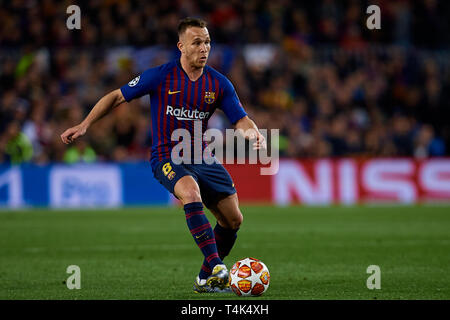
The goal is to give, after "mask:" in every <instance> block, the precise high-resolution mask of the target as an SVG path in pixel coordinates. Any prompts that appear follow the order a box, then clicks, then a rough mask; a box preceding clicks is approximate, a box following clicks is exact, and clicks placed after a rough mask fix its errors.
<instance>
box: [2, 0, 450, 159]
mask: <svg viewBox="0 0 450 320" xmlns="http://www.w3.org/2000/svg"><path fill="white" fill-rule="evenodd" d="M304 2H305V3H303V2H302V3H297V1H294V0H281V1H260V0H249V1H237V0H233V1H226V2H221V1H212V0H200V1H193V0H183V1H181V0H180V1H173V0H167V1H113V0H110V1H108V0H104V1H100V0H97V1H95V0H94V1H86V2H81V1H52V0H43V1H33V0H28V1H27V0H12V1H1V0H0V4H1V5H0V21H2V23H1V24H0V163H21V162H34V163H39V164H44V163H49V162H53V161H57V162H63V161H64V162H66V163H74V162H79V161H84V162H94V161H137V160H146V159H148V157H149V146H150V145H151V136H150V127H151V123H150V105H149V99H148V97H143V98H141V99H138V100H136V101H133V102H131V103H129V104H127V105H122V106H120V107H119V108H117V109H115V110H114V112H113V113H112V114H111V115H108V116H107V117H105V118H103V119H101V120H100V121H99V122H98V123H96V124H95V125H94V126H92V127H91V128H90V129H89V131H88V134H87V135H86V136H85V137H83V138H82V139H79V140H77V142H76V143H75V144H73V145H69V146H66V145H64V144H63V143H62V142H61V140H60V134H61V133H62V132H63V131H64V130H65V129H67V128H68V127H71V126H73V125H75V124H78V123H79V122H80V121H81V120H82V119H83V118H84V117H85V116H86V114H87V113H88V112H89V111H90V110H91V108H92V107H93V106H94V104H95V103H96V102H97V101H98V100H99V99H100V98H101V97H102V96H103V95H105V94H106V93H108V92H109V91H112V90H114V89H116V88H118V87H120V86H122V85H123V84H125V83H127V82H128V81H129V80H131V79H132V78H134V77H135V76H136V75H137V74H139V73H140V72H142V71H143V70H145V69H146V68H149V67H153V66H156V65H159V64H162V63H165V62H167V61H168V60H170V59H174V58H176V57H177V55H178V53H177V49H176V46H175V45H176V41H177V36H176V27H177V23H178V21H179V19H180V18H183V17H186V16H195V17H201V18H203V19H205V20H206V21H207V22H208V28H209V32H210V34H211V37H212V40H213V43H212V45H213V48H212V52H211V56H210V60H209V64H210V65H211V66H213V67H214V68H216V69H217V70H219V71H220V72H222V73H224V74H225V75H227V76H228V77H229V79H230V80H231V81H232V83H233V84H234V86H235V88H236V90H237V92H238V95H239V97H240V99H241V101H242V103H243V105H244V108H245V109H246V110H247V112H248V113H249V115H250V117H251V118H253V119H254V120H255V122H256V123H257V125H258V126H259V127H260V128H266V129H271V128H276V129H280V141H279V149H280V153H281V155H282V156H288V157H333V156H339V157H346V156H375V157H391V156H413V157H416V158H424V157H430V156H446V155H448V154H449V150H450V121H449V119H450V111H449V109H450V108H449V104H448V101H449V98H450V97H449V92H450V72H449V71H450V66H449V63H450V59H449V58H450V41H449V39H450V25H449V22H448V19H447V18H448V16H449V14H448V13H449V8H450V3H449V2H446V1H440V2H438V1H436V0H420V1H407V0H397V1H370V3H369V2H367V1H331V0H320V1H319V0H318V1H304ZM71 4H78V5H79V6H80V8H81V30H68V29H67V27H66V19H67V18H68V16H69V14H68V13H66V8H67V7H68V6H69V5H71ZM369 4H377V5H379V6H380V8H381V30H369V29H367V28H366V19H367V17H368V14H366V8H367V6H368V5H369ZM210 126H211V127H215V128H220V129H225V128H228V127H230V123H229V122H228V121H227V119H226V117H225V116H224V115H223V113H221V112H216V114H215V115H214V116H213V118H211V120H210Z"/></svg>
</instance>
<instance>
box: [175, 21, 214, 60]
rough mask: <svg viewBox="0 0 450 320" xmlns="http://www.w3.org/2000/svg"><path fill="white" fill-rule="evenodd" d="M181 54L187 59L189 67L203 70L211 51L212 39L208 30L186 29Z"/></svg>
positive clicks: (181, 40)
mask: <svg viewBox="0 0 450 320" xmlns="http://www.w3.org/2000/svg"><path fill="white" fill-rule="evenodd" d="M180 42H181V46H180V50H181V53H182V54H183V55H184V56H185V57H186V59H187V61H188V63H189V65H190V66H191V67H194V68H203V67H204V66H205V65H206V61H207V60H208V56H209V51H210V50H211V39H210V37H209V32H208V29H206V28H199V27H191V28H188V29H186V31H185V32H184V33H183V34H182V36H181V38H180Z"/></svg>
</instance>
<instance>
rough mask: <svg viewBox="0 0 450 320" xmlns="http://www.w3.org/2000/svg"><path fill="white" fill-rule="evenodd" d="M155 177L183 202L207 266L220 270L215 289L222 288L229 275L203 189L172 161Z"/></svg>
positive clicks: (159, 168) (187, 172)
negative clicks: (204, 205)
mask: <svg viewBox="0 0 450 320" xmlns="http://www.w3.org/2000/svg"><path fill="white" fill-rule="evenodd" d="M153 173H154V176H155V178H156V179H157V180H158V181H159V182H160V183H161V184H162V185H163V186H164V187H165V188H166V189H167V190H169V191H170V192H171V193H173V194H174V195H175V196H176V197H177V198H178V199H180V201H181V202H182V204H183V206H184V211H185V215H186V222H187V225H188V227H189V230H190V232H191V234H192V236H193V238H194V241H195V242H196V243H197V245H198V247H199V248H200V250H201V251H202V253H203V255H204V257H205V260H206V261H207V263H208V268H209V269H211V270H213V271H214V270H215V269H217V270H216V276H218V278H217V277H216V279H215V282H214V283H212V285H213V286H219V287H221V286H223V285H224V284H225V282H226V281H227V280H228V271H227V270H226V266H225V265H224V264H223V263H222V260H221V259H220V258H219V255H218V252H217V247H216V242H215V237H214V231H213V230H212V228H211V224H210V223H209V221H208V219H207V217H206V215H205V214H204V211H203V204H202V198H201V195H200V189H199V186H198V184H197V182H196V179H194V177H195V178H197V177H196V174H195V173H194V172H192V171H190V170H188V169H187V168H185V167H184V166H183V165H176V164H174V163H173V162H172V161H170V160H167V161H165V162H161V163H160V164H159V165H158V166H157V167H156V168H155V170H154V172H153ZM212 273H214V272H212ZM204 282H206V280H205V281H204Z"/></svg>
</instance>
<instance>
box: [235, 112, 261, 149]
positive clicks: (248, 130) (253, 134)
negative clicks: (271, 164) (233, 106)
mask: <svg viewBox="0 0 450 320" xmlns="http://www.w3.org/2000/svg"><path fill="white" fill-rule="evenodd" d="M235 128H236V130H238V131H239V132H240V133H241V134H242V135H243V137H244V138H245V139H248V140H255V142H254V143H253V150H259V149H261V148H263V149H266V148H267V145H266V139H265V138H264V136H263V135H262V134H261V132H259V130H258V127H257V126H256V124H255V122H254V121H253V120H252V119H250V118H249V117H248V116H245V117H243V118H241V119H239V120H238V121H237V122H236V124H235Z"/></svg>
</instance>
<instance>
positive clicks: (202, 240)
mask: <svg viewBox="0 0 450 320" xmlns="http://www.w3.org/2000/svg"><path fill="white" fill-rule="evenodd" d="M184 211H185V214H186V222H187V225H188V227H189V230H190V231H191V234H192V236H193V238H194V240H195V242H196V243H197V246H198V247H199V248H200V250H201V251H202V253H203V255H204V257H205V261H206V262H207V264H208V265H207V268H209V269H211V270H212V269H213V268H214V266H215V265H217V264H222V263H223V262H222V260H221V259H220V258H219V254H218V252H217V247H216V239H215V237H214V231H213V229H212V228H211V224H210V223H209V221H208V218H207V217H206V215H205V213H204V212H203V204H202V203H201V202H191V203H188V204H186V205H185V206H184ZM207 268H205V269H206V270H208V269H207ZM200 279H204V278H202V277H200Z"/></svg>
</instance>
